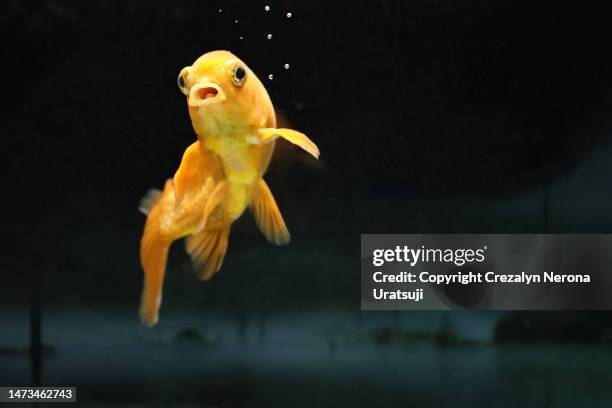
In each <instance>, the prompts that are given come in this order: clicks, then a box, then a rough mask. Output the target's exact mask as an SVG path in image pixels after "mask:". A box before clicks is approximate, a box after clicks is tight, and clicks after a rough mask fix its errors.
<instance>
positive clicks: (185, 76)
mask: <svg viewBox="0 0 612 408" xmlns="http://www.w3.org/2000/svg"><path fill="white" fill-rule="evenodd" d="M177 84H178V87H179V89H180V90H181V92H182V93H183V94H185V95H189V70H188V69H187V68H183V69H182V70H181V73H180V74H179V76H178V79H177Z"/></svg>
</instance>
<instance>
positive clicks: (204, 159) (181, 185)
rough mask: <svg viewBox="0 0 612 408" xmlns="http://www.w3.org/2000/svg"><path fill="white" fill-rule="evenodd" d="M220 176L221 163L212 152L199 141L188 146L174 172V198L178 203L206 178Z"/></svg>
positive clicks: (197, 188)
mask: <svg viewBox="0 0 612 408" xmlns="http://www.w3.org/2000/svg"><path fill="white" fill-rule="evenodd" d="M220 177H221V165H220V164H219V160H218V159H217V157H216V156H215V154H214V153H212V152H210V151H209V150H206V149H205V148H204V147H202V145H201V144H200V142H199V141H198V142H195V143H193V144H192V145H191V146H189V147H188V148H187V149H186V150H185V153H184V154H183V158H182V159H181V165H180V166H179V168H178V170H177V171H176V173H175V174H174V179H173V180H174V186H175V200H176V203H177V204H180V203H181V202H182V201H183V199H184V198H185V196H186V195H187V196H189V195H190V194H191V193H194V192H197V191H199V189H200V186H202V185H203V184H204V183H205V182H206V180H207V179H208V178H212V179H213V180H214V181H215V182H216V181H217V180H219V179H220Z"/></svg>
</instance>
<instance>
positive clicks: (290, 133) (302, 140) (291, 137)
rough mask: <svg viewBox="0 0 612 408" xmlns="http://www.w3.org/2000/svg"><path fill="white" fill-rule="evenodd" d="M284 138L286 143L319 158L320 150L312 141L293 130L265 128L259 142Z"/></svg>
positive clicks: (261, 131)
mask: <svg viewBox="0 0 612 408" xmlns="http://www.w3.org/2000/svg"><path fill="white" fill-rule="evenodd" d="M279 137H282V138H283V139H285V140H286V141H288V142H290V143H293V144H294V145H297V146H299V147H301V148H302V149H304V150H306V151H307V152H308V153H310V154H311V155H312V156H313V157H314V158H315V159H318V158H319V154H320V153H319V148H318V147H317V145H316V144H314V142H313V141H312V140H310V139H309V138H308V136H306V135H305V134H303V133H300V132H298V131H295V130H292V129H284V128H283V129H274V128H265V129H259V141H260V142H261V143H267V142H271V141H273V140H275V139H276V138H279Z"/></svg>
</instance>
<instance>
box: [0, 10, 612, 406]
mask: <svg viewBox="0 0 612 408" xmlns="http://www.w3.org/2000/svg"><path fill="white" fill-rule="evenodd" d="M21 3H22V2H14V4H12V6H10V7H8V8H6V9H5V10H4V11H3V13H1V14H2V15H1V16H0V30H3V33H4V37H5V38H9V39H10V38H19V39H20V41H6V42H5V44H4V47H3V57H4V59H6V60H7V61H8V62H9V63H7V64H3V65H2V68H1V70H2V75H0V89H2V90H3V95H5V96H6V97H5V98H4V102H5V103H4V104H3V109H2V112H3V113H4V115H3V118H2V121H0V127H1V129H0V134H2V135H3V137H4V139H3V141H4V142H5V146H6V154H5V157H4V158H5V160H4V164H5V165H6V167H7V170H6V174H8V177H7V180H8V183H9V186H8V189H7V191H10V193H9V194H5V195H6V197H5V200H8V205H9V208H11V211H10V216H7V217H4V219H3V229H2V231H3V232H4V234H5V237H4V238H5V239H4V240H3V245H4V248H3V251H2V252H1V254H0V261H1V265H2V284H1V285H0V368H2V369H1V370H0V386H1V385H8V384H17V385H20V384H27V383H28V382H29V381H30V379H31V376H32V373H31V367H30V364H29V358H28V353H27V352H26V350H27V347H28V341H29V339H28V331H27V330H28V326H29V316H30V315H33V316H35V315H36V313H33V310H34V309H35V308H32V309H31V308H30V304H31V303H30V302H29V299H30V298H31V297H32V296H33V295H35V294H36V293H37V292H38V288H41V290H40V299H39V300H40V304H41V305H42V306H41V307H42V325H43V326H42V331H41V334H42V341H43V348H42V349H41V350H40V352H41V355H42V357H43V358H42V371H41V372H42V379H43V381H44V383H45V384H50V385H52V384H76V385H77V386H79V395H80V396H82V397H83V399H84V400H85V401H88V402H92V403H97V404H98V405H104V406H106V405H107V404H106V403H118V402H126V403H130V404H135V403H139V404H142V405H143V406H144V405H145V404H146V406H173V405H194V406H195V405H200V406H201V405H204V404H205V405H206V406H211V407H243V406H247V407H252V406H266V407H274V406H283V407H286V406H296V405H298V406H300V405H301V406H308V407H313V406H317V407H318V406H334V407H344V406H350V407H352V406H357V407H360V406H391V407H412V406H419V407H436V408H438V407H444V406H449V405H451V406H456V407H463V406H465V407H487V408H489V407H535V408H540V407H542V408H544V407H570V406H577V407H582V406H586V407H610V406H612V395H610V394H611V391H610V390H611V389H612V387H610V386H609V380H610V378H611V376H612V364H611V363H612V361H610V360H611V358H610V349H611V346H610V338H611V337H612V336H611V334H610V333H612V317H611V316H612V315H611V314H610V313H609V312H602V313H594V312H581V313H577V312H571V311H568V312H559V313H541V314H540V313H527V314H525V315H522V314H514V315H512V316H515V317H516V316H517V315H518V316H520V317H522V316H525V319H523V320H522V322H528V323H529V324H523V325H520V327H515V328H514V331H513V332H512V331H511V332H512V334H514V335H515V337H516V338H521V339H522V341H521V342H517V343H515V344H510V345H504V346H501V345H499V344H496V343H494V342H493V340H492V339H493V333H494V332H495V327H496V326H497V325H498V324H499V322H500V321H502V319H504V318H505V317H506V314H505V313H476V312H464V313H451V314H448V313H445V312H440V313H425V314H418V313H409V312H390V313H366V312H361V311H360V310H359V300H360V289H361V288H360V279H359V272H358V271H359V236H360V234H361V233H385V232H393V233H415V234H420V233H423V234H425V233H531V232H533V233H542V232H544V231H548V232H558V233H611V232H612V212H611V211H610V208H611V206H610V203H611V202H612V188H610V186H611V183H610V181H611V176H610V175H611V174H612V138H611V137H612V120H610V116H611V115H612V98H611V97H610V91H609V90H610V89H612V76H610V75H609V67H610V66H612V60H611V59H612V54H611V53H609V52H607V50H609V40H610V38H609V35H606V33H608V32H609V18H608V17H607V16H609V15H610V10H609V9H608V8H609V5H608V3H606V2H597V3H595V2H592V3H590V4H588V5H576V4H574V5H571V6H570V5H568V4H565V3H564V2H555V3H551V2H545V1H541V0H534V1H529V2H469V3H466V2H455V1H451V0H446V1H436V2H424V1H416V0H402V1H396V0H390V1H387V0H384V1H383V0H374V1H367V2H356V3H355V4H351V7H347V4H346V3H342V2H329V1H323V0H322V1H312V2H296V3H294V4H291V5H289V4H285V3H283V4H281V3H268V2H267V1H266V2H261V3H260V2H245V1H238V0H223V1H219V2H214V3H210V2H194V1H182V0H177V1H176V2H172V4H171V5H170V4H166V2H162V3H160V4H157V3H156V4H155V5H153V4H150V3H149V2H139V1H135V2H128V4H126V5H125V6H121V5H117V6H113V7H107V6H104V4H100V5H99V7H97V6H95V7H88V6H87V5H85V4H81V2H73V1H68V0H54V1H53V2H31V4H28V5H27V6H24V5H23V4H21ZM298 3H299V4H298ZM236 21H238V23H236ZM364 21H367V27H368V29H364V24H363V23H364ZM268 35H270V38H268ZM272 36H273V37H272ZM216 49H227V50H231V51H232V52H234V53H235V54H236V55H237V56H238V57H240V58H241V59H242V60H244V62H245V63H246V64H247V65H248V66H249V67H250V68H251V69H252V70H253V72H255V73H256V75H257V76H258V77H259V78H261V79H262V82H263V83H264V85H265V87H266V90H267V92H268V94H269V95H270V98H271V100H272V102H273V104H274V107H275V111H276V112H277V115H276V116H277V120H278V126H282V127H287V128H291V129H295V130H297V131H299V132H303V133H305V134H306V135H308V137H309V138H310V139H312V140H313V141H314V142H315V143H316V144H317V145H318V146H319V148H320V150H321V158H320V160H315V159H313V158H311V157H309V156H308V155H307V154H304V153H303V152H301V151H300V149H298V148H296V147H295V146H293V145H291V144H289V143H285V142H284V141H281V140H279V141H278V142H277V143H276V152H275V154H274V156H273V159H272V161H271V163H270V166H269V169H268V171H267V172H266V174H265V180H266V182H267V184H268V185H269V186H270V190H271V191H272V193H273V195H274V197H275V199H276V202H277V204H278V207H279V209H280V211H281V213H282V215H283V217H284V219H285V221H286V223H287V225H288V227H289V230H290V231H291V234H292V241H291V243H290V244H289V245H287V246H283V247H277V246H274V245H271V244H269V243H268V242H267V241H266V239H265V238H264V237H263V236H262V234H261V233H260V232H259V231H258V229H257V226H256V223H255V222H254V220H253V217H252V215H251V214H250V213H249V212H248V211H247V212H246V213H245V214H244V216H243V217H241V218H240V219H239V220H238V221H236V223H235V224H234V225H233V227H232V232H231V238H230V244H229V250H228V254H227V257H226V259H225V261H224V265H223V268H222V270H221V271H220V272H219V273H218V274H217V275H216V276H215V277H214V278H213V279H211V280H210V281H208V282H205V283H202V282H199V281H198V280H197V279H196V278H195V276H194V272H193V268H192V265H191V261H190V259H189V257H188V255H187V254H186V253H185V251H184V243H183V242H177V243H175V244H174V245H173V247H172V249H171V254H170V258H169V265H168V271H167V275H166V278H165V286H164V299H163V306H162V310H161V323H160V326H158V327H156V328H154V329H152V330H150V329H146V328H144V327H142V326H141V325H140V324H139V322H138V316H137V309H138V302H139V299H140V290H141V285H142V270H141V267H140V264H139V258H138V248H139V240H140V235H141V233H142V228H143V224H144V217H143V216H142V214H140V213H139V212H138V210H137V207H138V203H139V201H140V199H141V197H142V196H143V195H144V193H145V192H146V191H147V190H148V189H149V188H160V187H162V186H163V183H164V181H165V180H166V179H168V178H170V177H172V176H173V175H174V174H175V172H176V170H177V167H178V164H179V162H180V160H181V157H182V155H183V152H184V151H185V148H186V147H187V146H189V145H190V144H192V143H193V142H194V141H195V140H196V139H195V137H196V136H195V135H194V133H193V129H192V126H191V124H190V122H189V119H188V107H187V103H186V98H185V96H184V95H183V94H182V93H181V92H180V91H179V90H178V89H177V86H176V78H177V76H178V72H179V70H180V69H181V67H184V66H188V65H189V64H191V63H192V62H193V61H194V60H195V59H196V58H197V57H199V56H200V55H201V54H203V53H205V52H207V51H212V50H216ZM542 50H545V52H543V51H542ZM289 61H291V62H290V63H289ZM16 78H19V79H21V80H15V79H16ZM25 78H27V80H24V79H25ZM244 89H247V88H244ZM247 93H248V92H247ZM226 94H227V95H234V92H227V93H226ZM243 94H244V93H243ZM32 304H36V302H33V303H32ZM446 321H450V323H448V327H449V328H447V329H448V330H447V329H445V327H446V326H445V324H447V323H444V322H446ZM572 339H573V340H574V341H583V342H584V343H580V344H578V343H574V342H570V341H569V340H572ZM544 340H547V341H549V343H544V342H543V341H544ZM586 341H588V343H587V342H586ZM44 344H47V345H48V346H50V347H51V348H50V349H49V348H44Z"/></svg>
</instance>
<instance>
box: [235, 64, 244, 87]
mask: <svg viewBox="0 0 612 408" xmlns="http://www.w3.org/2000/svg"><path fill="white" fill-rule="evenodd" d="M246 76H247V73H246V69H244V67H242V66H240V65H237V66H235V67H234V69H233V70H232V82H233V83H234V85H236V86H238V87H240V86H242V85H244V82H245V81H246Z"/></svg>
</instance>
